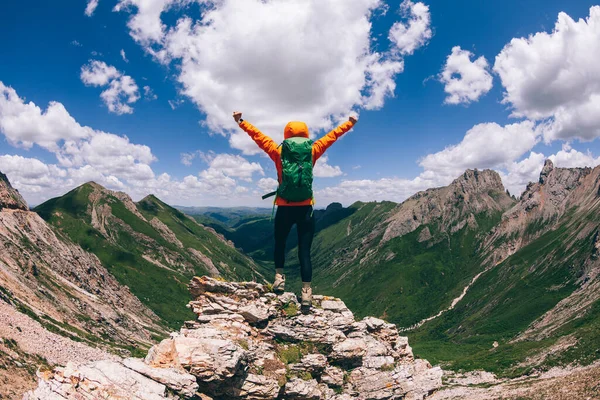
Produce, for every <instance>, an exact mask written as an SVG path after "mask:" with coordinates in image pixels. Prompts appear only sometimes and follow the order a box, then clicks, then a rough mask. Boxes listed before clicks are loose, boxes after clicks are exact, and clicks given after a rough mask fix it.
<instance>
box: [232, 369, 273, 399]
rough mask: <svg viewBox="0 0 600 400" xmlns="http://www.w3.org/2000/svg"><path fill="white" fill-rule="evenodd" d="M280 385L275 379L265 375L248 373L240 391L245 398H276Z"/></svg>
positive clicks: (240, 394)
mask: <svg viewBox="0 0 600 400" xmlns="http://www.w3.org/2000/svg"><path fill="white" fill-rule="evenodd" d="M279 389H280V388H279V385H278V384H277V381H276V380H274V379H269V378H267V377H265V376H261V375H254V374H248V376H247V377H246V379H245V380H244V383H243V384H242V387H241V389H240V391H239V396H240V397H242V398H244V399H249V400H250V399H274V398H276V397H277V395H278V393H279Z"/></svg>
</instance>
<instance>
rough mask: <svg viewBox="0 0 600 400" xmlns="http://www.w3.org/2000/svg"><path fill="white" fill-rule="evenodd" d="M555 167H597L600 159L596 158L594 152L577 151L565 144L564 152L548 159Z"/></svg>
mask: <svg viewBox="0 0 600 400" xmlns="http://www.w3.org/2000/svg"><path fill="white" fill-rule="evenodd" d="M548 158H549V159H550V160H552V162H553V163H554V165H555V166H557V167H560V168H577V167H592V168H593V167H595V166H597V165H598V164H600V157H594V156H593V155H592V152H591V151H589V150H587V151H586V152H585V153H583V152H580V151H577V150H575V149H573V148H571V146H570V145H569V144H564V145H563V147H562V150H561V151H559V152H558V153H556V154H554V155H551V156H550V157H548Z"/></svg>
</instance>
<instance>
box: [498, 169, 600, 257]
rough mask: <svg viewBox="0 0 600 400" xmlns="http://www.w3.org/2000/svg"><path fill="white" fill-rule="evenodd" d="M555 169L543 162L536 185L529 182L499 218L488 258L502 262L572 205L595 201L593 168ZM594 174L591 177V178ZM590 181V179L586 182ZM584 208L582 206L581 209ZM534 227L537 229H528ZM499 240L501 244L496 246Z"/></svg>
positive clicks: (595, 190) (598, 170)
mask: <svg viewBox="0 0 600 400" xmlns="http://www.w3.org/2000/svg"><path fill="white" fill-rule="evenodd" d="M595 171H596V173H595V174H592V169H591V168H556V167H555V166H554V164H553V163H552V161H551V160H546V162H545V163H544V167H543V168H542V171H541V172H540V177H539V180H538V181H537V182H531V183H529V185H527V188H526V189H525V191H524V192H523V194H522V195H521V198H520V200H519V202H518V203H517V204H515V205H514V207H512V208H511V209H510V210H508V211H506V212H505V213H504V215H503V216H502V221H501V222H500V224H499V225H498V226H496V227H495V228H494V231H493V234H492V235H490V236H489V237H488V239H487V241H486V242H487V244H486V245H487V246H489V248H490V249H491V251H490V256H489V259H490V260H492V261H493V262H494V263H497V262H501V261H502V260H504V259H506V258H507V257H509V256H510V255H512V254H514V253H515V252H516V251H518V250H519V249H520V248H522V247H523V246H525V245H527V244H528V243H530V242H531V241H532V240H534V239H536V238H538V237H539V236H541V235H542V234H543V233H544V232H546V231H548V230H549V229H552V228H553V226H554V224H556V223H558V221H559V219H560V218H561V217H562V216H563V215H564V214H565V212H566V210H568V209H569V208H570V207H572V206H582V203H583V202H585V201H588V200H589V199H590V198H594V197H595V194H596V192H597V182H596V178H595V176H596V175H598V174H599V173H600V169H598V167H597V168H596V170H595ZM592 175H593V176H592ZM588 178H589V179H588ZM584 208H585V207H584ZM533 224H536V226H537V228H536V229H531V228H530V229H528V228H529V227H531V226H533ZM507 238H511V239H507ZM498 241H500V244H499V245H498V244H495V243H496V242H498Z"/></svg>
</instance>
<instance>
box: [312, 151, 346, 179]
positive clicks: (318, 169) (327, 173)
mask: <svg viewBox="0 0 600 400" xmlns="http://www.w3.org/2000/svg"><path fill="white" fill-rule="evenodd" d="M328 161H329V157H327V156H322V157H320V158H319V159H318V160H317V162H316V164H315V168H314V169H313V175H314V176H315V177H316V178H334V177H336V176H340V175H343V174H344V173H343V172H342V169H341V168H340V167H338V166H337V165H335V166H334V165H329V164H328Z"/></svg>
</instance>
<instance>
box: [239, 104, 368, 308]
mask: <svg viewBox="0 0 600 400" xmlns="http://www.w3.org/2000/svg"><path fill="white" fill-rule="evenodd" d="M233 118H234V119H235V121H236V122H237V123H238V124H239V126H240V128H242V129H243V130H244V131H245V132H246V133H247V134H248V135H249V136H250V137H251V138H252V140H254V142H256V144H257V145H258V146H259V147H260V148H261V149H262V150H264V151H265V152H266V153H267V154H268V155H269V157H270V158H271V160H273V162H275V166H276V168H277V180H278V182H279V187H278V189H277V191H276V192H273V193H271V194H275V195H276V198H275V205H277V214H276V215H275V282H274V283H273V291H275V292H279V293H281V292H283V290H284V287H285V275H284V273H283V264H284V262H285V244H286V241H287V237H288V235H289V233H290V230H291V229H292V226H293V225H294V224H296V227H297V230H298V258H299V261H300V275H301V277H302V302H301V304H302V307H305V308H308V307H310V306H311V304H312V289H311V287H310V284H311V281H312V264H311V261H310V248H311V245H312V240H313V235H314V233H315V221H314V218H313V204H314V199H313V197H312V167H313V166H314V164H315V163H316V162H317V160H318V159H319V157H321V156H322V155H323V153H325V150H327V149H328V148H329V146H331V145H332V144H333V143H334V142H335V141H336V140H337V139H338V138H340V137H341V136H342V135H343V134H344V133H346V132H348V131H349V130H350V129H352V127H353V126H354V125H355V124H356V122H357V119H356V118H355V117H350V118H349V119H348V121H347V122H344V123H343V124H341V125H340V126H338V127H337V128H335V129H334V130H332V131H331V132H329V133H328V134H327V135H325V136H323V137H322V138H321V139H319V140H317V141H316V142H314V143H313V142H312V141H310V139H309V132H308V126H306V124H305V123H304V122H297V121H292V122H289V123H288V124H287V125H286V127H285V129H284V131H283V136H284V138H285V140H284V143H283V144H282V146H280V145H278V144H277V143H275V142H274V141H273V139H271V138H270V137H268V136H266V135H264V134H263V133H262V132H261V131H259V130H258V129H257V128H256V127H254V126H253V125H252V124H250V123H249V122H248V121H244V120H243V119H242V113H241V112H237V111H235V112H234V113H233ZM303 149H308V154H307V156H308V168H306V167H305V166H306V165H307V164H306V163H305V161H306V160H307V158H306V157H304V155H303V153H302V151H303ZM267 196H268V195H267ZM263 198H264V197H263Z"/></svg>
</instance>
